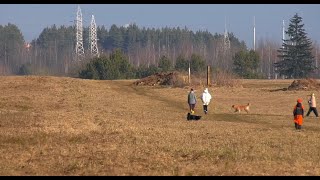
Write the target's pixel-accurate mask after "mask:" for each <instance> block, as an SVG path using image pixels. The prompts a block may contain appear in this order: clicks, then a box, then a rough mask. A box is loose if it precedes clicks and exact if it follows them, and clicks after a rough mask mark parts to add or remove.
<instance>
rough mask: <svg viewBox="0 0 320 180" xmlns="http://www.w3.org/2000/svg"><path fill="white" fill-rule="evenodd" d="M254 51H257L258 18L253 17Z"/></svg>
mask: <svg viewBox="0 0 320 180" xmlns="http://www.w3.org/2000/svg"><path fill="white" fill-rule="evenodd" d="M253 51H256V17H255V16H253Z"/></svg>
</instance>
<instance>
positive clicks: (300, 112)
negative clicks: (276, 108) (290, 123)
mask: <svg viewBox="0 0 320 180" xmlns="http://www.w3.org/2000/svg"><path fill="white" fill-rule="evenodd" d="M293 116H294V126H295V128H296V129H297V130H300V129H301V127H302V123H303V117H304V107H303V105H302V99H298V100H297V104H296V105H295V106H294V109H293Z"/></svg>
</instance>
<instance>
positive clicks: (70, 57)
mask: <svg viewBox="0 0 320 180" xmlns="http://www.w3.org/2000/svg"><path fill="white" fill-rule="evenodd" d="M97 37H98V49H99V53H100V55H104V54H105V55H109V54H110V53H111V52H113V51H114V50H115V49H120V50H121V51H122V52H123V53H124V54H125V55H126V56H127V57H128V59H129V62H130V63H131V64H132V65H133V66H134V67H139V66H146V67H149V66H150V65H155V66H157V65H158V62H159V60H160V58H161V57H162V56H166V57H167V58H168V59H169V60H170V61H172V64H175V61H176V60H177V58H178V57H179V56H180V57H181V56H182V57H184V58H186V59H190V57H191V55H192V54H197V55H199V56H201V57H202V58H203V59H204V60H205V62H206V63H207V65H210V66H212V67H213V68H214V69H222V70H225V71H232V69H233V68H234V65H233V57H234V55H235V53H237V52H239V51H241V50H244V51H247V50H248V49H247V46H246V44H245V42H244V41H240V40H239V39H238V38H237V37H235V35H234V34H233V33H230V32H229V33H228V37H229V40H230V48H225V44H224V34H223V33H221V34H219V33H215V34H211V33H210V32H208V31H196V32H193V31H191V30H189V29H188V28H186V27H184V28H179V27H177V28H168V27H165V28H161V29H155V28H145V27H143V28H139V27H138V26H137V25H136V24H131V25H129V26H128V27H123V26H120V27H118V26H116V25H112V26H111V27H110V28H109V29H108V28H106V27H105V26H98V27H97ZM75 39H76V36H75V27H74V26H68V27H66V26H60V27H57V26H56V25H52V26H51V27H47V28H45V29H43V31H42V32H41V33H40V35H39V37H38V38H36V39H34V40H32V42H30V44H29V45H28V44H27V43H26V42H25V40H24V37H23V35H22V33H21V31H20V30H19V28H18V27H17V26H16V25H14V24H10V23H9V24H7V25H4V26H2V25H0V75H15V74H18V73H19V69H21V66H25V65H28V66H30V67H32V71H33V72H32V74H35V75H55V76H68V75H69V71H70V69H72V66H73V65H74V60H75V59H76V58H75V43H76V40H75ZM83 39H84V42H83V43H84V49H85V53H86V59H85V60H84V61H90V59H91V58H90V49H89V27H85V28H84V31H83ZM256 44H257V47H256V52H257V53H258V54H259V57H260V64H259V67H258V69H257V70H256V71H257V72H259V73H261V74H262V75H263V77H265V78H274V75H275V74H274V67H273V65H272V64H273V63H274V62H277V61H278V57H277V53H278V52H277V50H278V49H279V48H280V47H281V39H279V42H272V41H270V40H268V39H260V40H259V41H258V42H257V43H256ZM314 46H315V48H314V55H315V56H318V54H317V52H316V51H317V50H318V49H319V47H318V45H316V44H314ZM317 59H319V58H317ZM318 74H319V73H318V72H317V73H316V74H315V75H318Z"/></svg>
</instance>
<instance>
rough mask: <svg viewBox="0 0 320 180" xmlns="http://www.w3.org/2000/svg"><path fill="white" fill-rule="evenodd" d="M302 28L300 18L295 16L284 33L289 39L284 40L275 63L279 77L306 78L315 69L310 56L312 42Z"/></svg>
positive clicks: (312, 58)
mask: <svg viewBox="0 0 320 180" xmlns="http://www.w3.org/2000/svg"><path fill="white" fill-rule="evenodd" d="M303 26H304V24H302V18H301V17H299V16H298V14H295V15H294V16H293V18H291V19H290V24H289V27H288V30H287V31H286V32H285V33H286V34H287V37H289V38H288V39H287V40H284V43H283V47H282V48H280V50H278V52H279V53H280V54H279V55H278V57H279V58H280V59H281V60H280V61H279V62H277V63H275V67H276V68H277V72H278V73H280V75H285V76H286V77H287V78H306V77H308V75H309V74H310V73H312V71H313V70H314V69H315V66H314V65H313V62H314V57H313V56H312V54H311V51H312V46H311V45H312V42H311V41H310V39H309V38H308V37H307V33H306V32H305V29H304V28H303Z"/></svg>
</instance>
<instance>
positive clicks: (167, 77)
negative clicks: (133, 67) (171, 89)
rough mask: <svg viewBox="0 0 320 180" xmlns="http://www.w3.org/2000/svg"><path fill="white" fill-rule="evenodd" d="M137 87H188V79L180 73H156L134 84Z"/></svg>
mask: <svg viewBox="0 0 320 180" xmlns="http://www.w3.org/2000/svg"><path fill="white" fill-rule="evenodd" d="M133 84H134V85H137V86H175V87H181V86H185V85H186V77H185V76H183V75H182V74H179V73H178V72H170V73H156V74H153V75H151V76H148V77H145V78H142V79H139V80H137V81H135V82H134V83H133Z"/></svg>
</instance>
